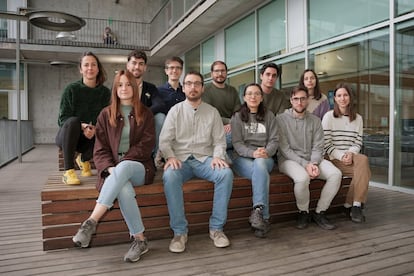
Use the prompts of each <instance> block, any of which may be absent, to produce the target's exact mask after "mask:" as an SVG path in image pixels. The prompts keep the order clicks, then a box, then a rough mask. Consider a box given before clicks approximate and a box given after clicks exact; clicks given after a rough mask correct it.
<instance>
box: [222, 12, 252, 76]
mask: <svg viewBox="0 0 414 276" xmlns="http://www.w3.org/2000/svg"><path fill="white" fill-rule="evenodd" d="M254 18H255V17H254V14H251V15H249V16H247V17H245V18H243V19H242V20H240V21H239V22H237V23H235V24H234V25H232V26H231V27H229V28H227V29H226V30H225V31H224V32H225V44H226V46H225V47H226V64H227V67H228V68H229V70H230V69H231V68H234V67H236V66H240V65H243V64H246V63H249V62H252V61H254V57H255V24H254ZM241 46H243V47H241Z"/></svg>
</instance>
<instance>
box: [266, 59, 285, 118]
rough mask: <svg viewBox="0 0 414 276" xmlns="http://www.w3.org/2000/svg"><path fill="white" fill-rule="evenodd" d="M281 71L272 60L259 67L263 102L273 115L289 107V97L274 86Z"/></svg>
mask: <svg viewBox="0 0 414 276" xmlns="http://www.w3.org/2000/svg"><path fill="white" fill-rule="evenodd" d="M281 73H282V71H281V69H280V67H279V66H278V65H277V64H275V63H273V62H270V63H265V64H263V66H262V68H261V69H260V80H261V84H260V86H261V87H262V90H263V103H264V105H265V106H266V108H267V109H269V110H270V111H272V112H273V114H275V115H277V114H279V113H282V112H284V111H285V109H287V108H290V107H291V105H290V102H289V97H288V96H287V95H286V93H284V92H283V91H280V90H278V89H276V88H275V83H276V81H277V79H278V78H279V77H280V75H281Z"/></svg>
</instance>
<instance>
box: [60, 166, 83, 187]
mask: <svg viewBox="0 0 414 276" xmlns="http://www.w3.org/2000/svg"><path fill="white" fill-rule="evenodd" d="M62 181H63V183H65V184H67V185H79V184H81V183H80V180H79V178H78V176H77V175H76V172H75V170H74V169H70V170H67V171H65V173H64V174H63V176H62Z"/></svg>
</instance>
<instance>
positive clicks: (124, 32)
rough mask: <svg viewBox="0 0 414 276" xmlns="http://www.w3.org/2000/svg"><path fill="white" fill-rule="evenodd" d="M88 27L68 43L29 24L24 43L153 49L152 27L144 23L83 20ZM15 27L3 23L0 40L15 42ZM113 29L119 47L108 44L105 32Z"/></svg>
mask: <svg viewBox="0 0 414 276" xmlns="http://www.w3.org/2000/svg"><path fill="white" fill-rule="evenodd" d="M83 19H84V20H85V21H86V25H85V26H84V27H83V28H82V29H80V30H78V31H74V32H72V34H73V35H75V37H76V39H74V40H64V39H61V40H59V39H56V36H57V35H58V33H59V32H56V31H49V30H44V29H41V28H38V27H36V26H33V25H31V24H28V34H27V39H21V40H20V41H21V43H27V44H41V45H61V46H75V47H76V46H78V47H95V48H118V49H143V50H148V49H149V47H150V24H149V23H142V22H130V21H120V20H112V21H111V22H110V24H108V20H106V19H96V18H83ZM4 21H7V24H12V22H13V20H4V19H3V20H2V24H0V25H2V27H1V30H0V34H1V35H0V41H3V42H15V39H14V38H10V37H15V35H11V34H7V27H6V28H5V26H7V24H5V23H4ZM107 26H109V27H110V28H111V29H112V31H113V32H114V33H115V35H116V36H117V40H118V43H117V44H105V43H104V41H103V33H104V29H105V27H107Z"/></svg>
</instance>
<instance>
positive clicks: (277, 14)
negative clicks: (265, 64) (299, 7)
mask: <svg viewBox="0 0 414 276" xmlns="http://www.w3.org/2000/svg"><path fill="white" fill-rule="evenodd" d="M285 22H286V17H285V1H284V0H283V1H282V0H278V1H273V2H271V3H270V4H268V5H266V6H264V7H263V8H261V9H259V11H258V36H259V38H258V40H259V55H258V56H259V59H261V60H263V59H267V58H269V57H272V56H275V55H277V54H280V53H281V51H282V50H285V48H286V26H285Z"/></svg>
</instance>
